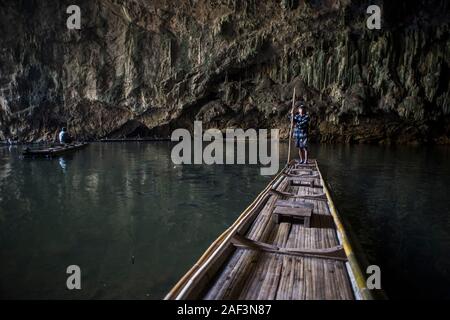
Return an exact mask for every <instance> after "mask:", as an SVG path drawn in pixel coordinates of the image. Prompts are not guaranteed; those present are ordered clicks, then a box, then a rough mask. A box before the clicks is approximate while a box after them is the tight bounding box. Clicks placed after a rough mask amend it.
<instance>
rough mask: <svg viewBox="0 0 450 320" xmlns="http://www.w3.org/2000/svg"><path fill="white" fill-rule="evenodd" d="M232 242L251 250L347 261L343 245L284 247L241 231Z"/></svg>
mask: <svg viewBox="0 0 450 320" xmlns="http://www.w3.org/2000/svg"><path fill="white" fill-rule="evenodd" d="M231 243H232V244H233V245H234V246H235V247H239V248H244V249H249V250H258V251H263V252H269V253H277V254H283V255H290V256H302V257H312V258H321V259H332V260H340V261H347V257H346V254H345V251H344V247H343V246H341V245H338V246H334V247H331V248H324V249H307V248H283V247H278V246H276V245H272V244H268V243H264V242H260V241H255V240H251V239H248V238H246V237H245V236H243V235H241V234H239V233H236V234H235V235H234V236H233V237H232V239H231Z"/></svg>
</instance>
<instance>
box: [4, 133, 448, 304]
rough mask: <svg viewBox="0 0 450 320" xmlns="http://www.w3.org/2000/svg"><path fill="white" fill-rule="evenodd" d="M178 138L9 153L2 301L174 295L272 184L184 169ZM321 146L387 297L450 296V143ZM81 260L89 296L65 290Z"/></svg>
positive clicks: (236, 171)
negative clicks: (57, 152)
mask: <svg viewBox="0 0 450 320" xmlns="http://www.w3.org/2000/svg"><path fill="white" fill-rule="evenodd" d="M171 146H172V145H171V144H170V143H169V142H158V143H142V144H138V143H127V144H120V143H117V144H114V143H111V144H99V143H97V144H91V145H90V146H89V147H88V148H86V149H84V150H81V151H78V152H76V153H74V154H73V155H71V156H65V157H63V158H58V159H53V160H45V159H44V160H21V159H19V155H20V147H17V148H16V147H14V148H8V147H2V148H0V261H1V265H0V297H1V298H19V299H25V298H26V299H160V298H162V297H163V296H164V295H165V293H167V291H168V290H169V289H170V287H171V286H172V285H173V284H174V283H175V282H176V281H177V280H178V279H179V278H180V277H181V276H182V275H183V274H184V273H185V272H186V271H187V269H188V268H189V267H190V266H191V265H192V264H193V263H194V262H195V261H196V260H197V258H198V257H199V256H200V255H201V253H202V252H203V251H204V250H205V249H206V248H207V247H208V246H209V244H210V243H211V242H212V241H213V240H214V239H215V238H216V237H217V236H218V235H219V234H220V233H221V232H222V231H223V230H225V229H226V228H227V227H228V226H229V225H230V224H231V223H232V222H233V221H234V220H235V219H236V217H237V216H238V215H239V214H240V212H241V211H242V210H243V209H244V208H245V207H247V205H248V204H249V203H250V202H251V201H252V200H253V198H254V197H255V196H256V195H257V194H258V193H259V192H260V191H261V190H262V189H263V188H264V187H265V186H266V184H267V183H268V182H269V180H270V178H269V177H263V176H260V172H259V167H258V166H248V165H247V166H246V165H234V166H229V165H226V166H223V165H222V166H220V165H219V166H207V165H196V166H190V165H189V166H179V165H178V166H175V165H173V164H172V162H171V161H170V151H171ZM311 151H312V153H314V154H315V156H316V157H317V158H318V159H319V162H320V164H321V168H322V170H323V173H324V175H325V177H326V179H327V181H328V182H329V183H330V184H331V186H332V189H333V192H334V198H335V202H336V204H337V206H338V208H339V210H340V212H341V215H342V216H343V218H344V220H345V222H346V224H348V225H349V226H351V231H352V234H353V236H354V238H355V240H357V243H358V244H359V247H360V248H361V250H362V251H364V252H365V258H366V259H367V260H368V262H369V263H373V264H377V265H379V266H380V267H381V271H382V285H383V289H384V290H385V291H386V293H387V294H388V296H389V297H390V298H401V297H411V298H418V297H430V298H433V297H434V298H450V289H449V288H450V272H449V270H450V256H449V252H450V218H449V207H450V197H449V195H450V193H449V191H450V190H449V187H448V182H449V177H450V165H449V155H450V149H449V148H440V147H434V148H429V149H422V148H417V147H402V148H396V147H372V146H353V147H349V146H313V147H312V150H311ZM280 153H281V154H285V153H286V146H285V145H283V146H282V147H281V149H280ZM281 161H283V159H281ZM69 265H78V266H80V268H81V272H82V289H81V290H73V291H69V290H67V288H66V279H67V276H68V275H67V274H66V268H67V266H69Z"/></svg>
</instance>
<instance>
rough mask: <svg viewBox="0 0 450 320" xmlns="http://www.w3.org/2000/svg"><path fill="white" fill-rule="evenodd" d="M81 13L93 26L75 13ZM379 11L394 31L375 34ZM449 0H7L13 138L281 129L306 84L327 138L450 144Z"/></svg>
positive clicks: (9, 134)
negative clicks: (373, 19)
mask: <svg viewBox="0 0 450 320" xmlns="http://www.w3.org/2000/svg"><path fill="white" fill-rule="evenodd" d="M71 4H76V5H78V6H79V7H80V8H81V15H82V24H81V30H68V29H67V27H66V20H67V18H68V16H69V15H68V14H67V13H66V9H67V7H68V6H69V5H71ZM370 4H377V5H379V6H380V7H381V8H382V29H381V30H369V29H368V28H367V27H366V19H367V18H368V16H369V15H368V14H367V13H366V9H367V7H368V6H369V5H370ZM449 7H450V5H449V3H448V1H447V0H434V1H431V0H429V1H427V0H413V1H407V0H400V1H388V0H385V1H382V0H378V1H365V0H281V1H280V0H276V1H275V0H272V1H269V0H267V1H258V0H152V1H146V0H78V1H75V0H74V1H66V0H63V1H50V0H8V1H2V2H1V4H0V32H1V38H0V48H1V49H0V139H7V138H11V139H14V140H22V141H32V140H34V141H36V140H52V139H54V137H55V134H56V132H57V131H58V129H59V128H60V127H61V126H63V125H64V126H67V127H68V128H69V130H70V131H71V133H72V134H73V135H75V136H76V137H77V138H78V139H98V138H102V137H108V136H111V135H113V136H114V137H117V136H118V133H120V135H121V136H133V135H134V134H136V132H139V133H140V134H142V133H143V132H145V133H148V135H153V136H162V137H166V136H169V135H170V132H171V131H172V130H173V129H175V128H180V127H183V128H192V125H193V121H194V120H195V119H197V120H202V121H203V122H204V127H218V128H227V127H240V128H280V129H281V135H282V136H283V137H286V136H287V134H288V133H287V129H288V121H287V119H286V116H287V113H288V112H289V109H290V101H289V100H290V99H291V96H292V91H293V88H294V87H295V88H296V91H297V92H298V93H299V96H301V98H302V99H304V100H305V101H306V103H307V105H308V106H309V111H310V113H311V117H312V122H313V123H312V126H311V127H312V136H313V138H314V139H316V140H317V141H322V142H349V143H350V142H367V143H416V142H418V143H421V142H425V143H450V121H449V119H450V116H449V115H450V106H449V101H450V95H449V92H450V90H449V89H450V88H449V85H450V84H449V78H450V70H449V68H450V41H449V20H450V19H449V17H450V14H449V13H450V10H449V9H450V8H449Z"/></svg>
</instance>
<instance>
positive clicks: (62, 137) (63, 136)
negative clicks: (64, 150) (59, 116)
mask: <svg viewBox="0 0 450 320" xmlns="http://www.w3.org/2000/svg"><path fill="white" fill-rule="evenodd" d="M70 142H71V139H70V137H69V134H68V133H67V129H66V128H65V127H64V128H62V129H61V132H60V133H59V143H61V144H65V143H70Z"/></svg>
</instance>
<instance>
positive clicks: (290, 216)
mask: <svg viewBox="0 0 450 320" xmlns="http://www.w3.org/2000/svg"><path fill="white" fill-rule="evenodd" d="M311 215H312V209H310V208H295V207H294V208H292V207H275V209H274V210H273V220H274V222H275V223H277V224H278V223H280V222H282V221H289V222H291V223H295V222H296V221H298V220H303V225H304V226H305V228H309V227H310V225H311Z"/></svg>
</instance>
